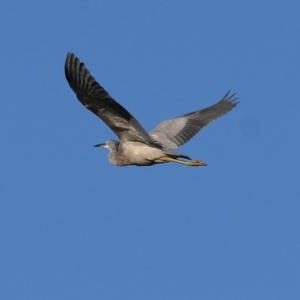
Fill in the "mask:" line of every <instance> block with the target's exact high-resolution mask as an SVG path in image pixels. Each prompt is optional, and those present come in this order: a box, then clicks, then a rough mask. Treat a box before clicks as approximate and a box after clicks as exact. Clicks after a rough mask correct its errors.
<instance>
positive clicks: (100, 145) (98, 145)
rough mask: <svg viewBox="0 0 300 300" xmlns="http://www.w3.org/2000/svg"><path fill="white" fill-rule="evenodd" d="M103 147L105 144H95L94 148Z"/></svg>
mask: <svg viewBox="0 0 300 300" xmlns="http://www.w3.org/2000/svg"><path fill="white" fill-rule="evenodd" d="M104 146H105V143H102V144H97V145H95V146H94V147H104Z"/></svg>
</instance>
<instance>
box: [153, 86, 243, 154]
mask: <svg viewBox="0 0 300 300" xmlns="http://www.w3.org/2000/svg"><path fill="white" fill-rule="evenodd" d="M234 96H235V94H232V95H230V91H229V92H228V93H227V94H226V95H225V96H224V97H223V98H222V99H221V100H220V101H219V102H217V103H216V104H214V105H212V106H210V107H207V108H204V109H201V110H198V111H195V112H191V113H189V114H186V115H183V116H180V117H177V118H175V119H171V120H167V121H164V122H162V123H160V124H159V125H158V126H157V127H156V128H155V129H154V130H153V131H151V132H150V136H151V137H152V138H153V139H154V140H156V141H157V142H159V143H160V144H161V145H162V146H163V147H165V148H168V149H176V148H178V147H180V146H181V145H183V144H184V143H186V142H187V141H189V140H190V139H191V138H192V137H193V136H195V135H196V134H197V133H198V132H199V131H200V130H201V129H202V128H203V127H204V126H206V125H208V124H210V123H211V122H212V121H214V120H216V119H217V118H219V117H221V116H223V115H225V114H226V113H228V112H229V111H230V110H232V109H233V108H234V107H235V106H237V104H238V103H239V102H238V101H237V99H238V98H234Z"/></svg>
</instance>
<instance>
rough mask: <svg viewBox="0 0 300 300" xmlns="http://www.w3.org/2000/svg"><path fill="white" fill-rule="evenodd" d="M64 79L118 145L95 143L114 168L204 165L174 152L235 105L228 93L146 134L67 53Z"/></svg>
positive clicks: (77, 61)
mask: <svg viewBox="0 0 300 300" xmlns="http://www.w3.org/2000/svg"><path fill="white" fill-rule="evenodd" d="M65 75H66V79H67V81H68V83H69V85H70V87H71V88H72V90H73V91H74V92H75V94H76V96H77V98H78V99H79V101H80V102H81V103H82V104H83V105H84V106H85V107H86V108H87V109H89V110H90V111H92V112H93V113H94V114H96V115H97V116H98V117H99V118H101V119H102V120H103V121H104V122H105V123H106V125H108V126H109V127H110V128H111V129H112V130H113V131H114V133H115V134H116V135H117V136H118V137H119V139H120V142H118V141H115V140H111V141H108V142H106V143H102V144H98V145H96V146H101V147H105V148H108V149H109V150H110V154H109V161H110V162H111V163H113V164H115V165H118V166H127V165H137V166H149V165H153V164H157V163H166V162H177V163H181V164H185V165H188V166H204V165H206V164H205V163H204V162H202V161H198V160H195V161H186V160H181V159H179V158H184V159H188V160H189V159H190V158H189V157H188V156H187V155H185V154H182V153H178V152H175V151H174V150H173V149H176V148H178V147H180V146H181V145H183V144H184V143H186V142H187V141H189V140H190V139H191V138H192V137H193V136H195V135H196V134H197V133H198V132H199V131H200V130H201V129H202V128H203V127H204V126H206V125H208V124H210V123H211V122H212V121H214V120H216V119H217V118H219V117H221V116H223V115H224V114H226V113H227V112H229V111H230V110H231V109H232V108H234V107H235V106H236V105H237V104H238V102H237V99H238V98H235V97H234V96H235V94H231V95H230V92H228V93H227V94H226V95H225V96H224V97H223V98H222V99H221V100H220V101H219V102H217V103H216V104H214V105H212V106H210V107H207V108H205V109H201V110H198V111H195V112H192V113H189V114H185V115H182V116H180V117H177V118H174V119H170V120H167V121H164V122H162V123H160V124H159V125H158V126H157V127H156V128H155V129H154V130H152V131H151V132H150V133H149V134H148V133H147V132H146V130H145V129H144V128H143V127H142V125H141V124H140V123H139V122H138V121H137V119H136V118H134V116H132V115H131V114H130V113H129V112H128V111H127V110H126V109H125V108H124V107H123V106H122V105H120V104H119V103H118V102H116V101H115V100H114V99H113V98H112V97H111V96H110V95H109V94H108V93H107V92H106V91H105V90H104V88H103V87H102V86H101V85H100V84H99V83H98V82H97V81H96V80H95V78H94V77H93V76H92V75H91V74H90V72H89V71H88V69H87V68H86V67H85V65H84V64H83V63H82V62H80V60H79V59H78V58H77V57H75V55H74V54H72V53H68V55H67V59H66V63H65Z"/></svg>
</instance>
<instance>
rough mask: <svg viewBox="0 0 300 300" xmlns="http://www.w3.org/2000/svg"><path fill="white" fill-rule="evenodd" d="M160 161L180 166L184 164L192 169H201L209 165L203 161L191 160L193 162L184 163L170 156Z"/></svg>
mask: <svg viewBox="0 0 300 300" xmlns="http://www.w3.org/2000/svg"><path fill="white" fill-rule="evenodd" d="M160 160H163V161H167V162H174V163H178V164H183V165H186V166H190V167H201V166H207V164H206V163H205V162H203V161H201V160H191V161H184V160H180V159H177V158H172V157H169V156H165V157H162V158H160Z"/></svg>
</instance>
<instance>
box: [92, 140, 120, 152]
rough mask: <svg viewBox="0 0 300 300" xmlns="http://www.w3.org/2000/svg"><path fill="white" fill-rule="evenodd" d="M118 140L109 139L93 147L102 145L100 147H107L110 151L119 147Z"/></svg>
mask: <svg viewBox="0 0 300 300" xmlns="http://www.w3.org/2000/svg"><path fill="white" fill-rule="evenodd" d="M119 144H120V143H119V142H118V141H115V140H109V141H107V142H105V143H101V144H97V145H95V146H94V147H102V148H107V149H109V150H110V151H117V150H118V147H119Z"/></svg>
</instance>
